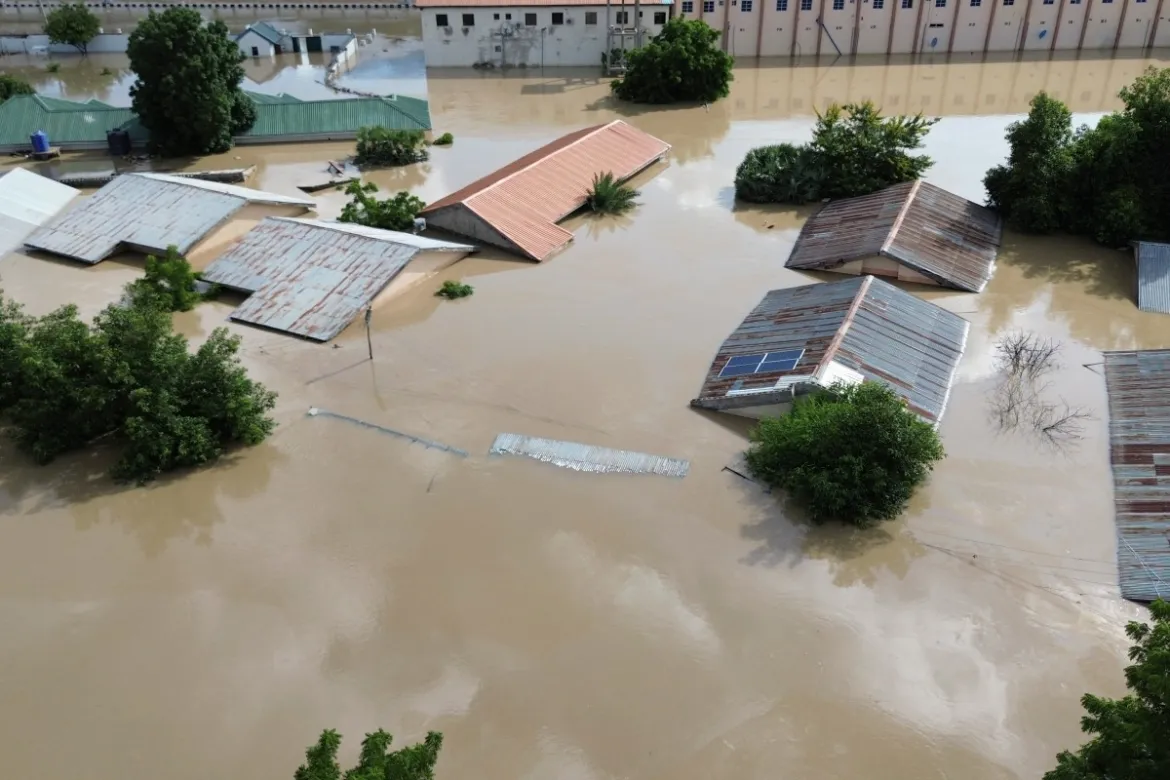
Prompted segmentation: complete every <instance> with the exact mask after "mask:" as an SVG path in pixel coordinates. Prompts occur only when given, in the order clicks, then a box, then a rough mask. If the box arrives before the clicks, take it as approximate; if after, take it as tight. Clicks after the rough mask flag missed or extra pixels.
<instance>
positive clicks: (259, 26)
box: [236, 22, 285, 46]
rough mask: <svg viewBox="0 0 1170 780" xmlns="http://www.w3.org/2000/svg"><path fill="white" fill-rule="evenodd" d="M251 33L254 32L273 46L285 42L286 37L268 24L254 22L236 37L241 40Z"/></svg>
mask: <svg viewBox="0 0 1170 780" xmlns="http://www.w3.org/2000/svg"><path fill="white" fill-rule="evenodd" d="M250 32H254V33H256V34H257V35H259V36H260V37H261V38H263V39H264V40H266V41H268V42H269V43H271V44H272V45H273V46H279V45H280V42H281V41H282V40H284V38H285V35H284V34H283V33H281V32H280V31H279V30H277V29H276V28H275V27H273V26H272V25H270V24H269V23H268V22H253V23H252V24H249V25H248V26H247V27H245V28H244V31H243V32H242V33H240V34H239V35H237V36H236V40H237V41H238V40H240V39H241V38H243V37H244V36H245V35H247V34H248V33H250Z"/></svg>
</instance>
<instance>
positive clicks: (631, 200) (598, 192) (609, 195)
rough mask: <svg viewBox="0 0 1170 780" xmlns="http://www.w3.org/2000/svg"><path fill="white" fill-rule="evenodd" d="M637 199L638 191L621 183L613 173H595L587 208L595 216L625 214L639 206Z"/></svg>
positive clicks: (586, 198)
mask: <svg viewBox="0 0 1170 780" xmlns="http://www.w3.org/2000/svg"><path fill="white" fill-rule="evenodd" d="M637 197H638V191H637V190H635V189H634V188H633V187H627V186H625V185H624V184H621V183H619V182H618V181H617V180H616V179H614V177H613V174H612V173H595V174H593V186H591V187H590V188H589V194H588V195H586V196H585V206H586V207H587V208H588V209H589V210H590V211H592V212H594V213H595V214H624V213H625V212H627V211H629V210H630V209H632V208H634V206H636V205H638V204H637V200H636V198H637Z"/></svg>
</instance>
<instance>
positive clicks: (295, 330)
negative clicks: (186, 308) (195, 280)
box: [203, 217, 473, 341]
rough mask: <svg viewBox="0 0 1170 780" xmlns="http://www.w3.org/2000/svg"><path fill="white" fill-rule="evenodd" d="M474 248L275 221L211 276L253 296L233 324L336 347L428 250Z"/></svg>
mask: <svg viewBox="0 0 1170 780" xmlns="http://www.w3.org/2000/svg"><path fill="white" fill-rule="evenodd" d="M424 250H427V251H448V252H463V253H466V252H470V251H473V247H471V246H468V245H466V244H451V243H447V242H441V241H431V240H428V239H421V240H420V239H419V238H418V237H416V236H412V235H409V234H403V233H396V232H393V231H389V230H377V229H376V228H365V227H361V226H356V225H344V224H341V223H337V222H316V221H314V220H306V219H287V218H281V217H269V218H268V219H265V220H263V221H262V222H261V223H260V224H259V225H257V226H256V227H254V228H253V229H252V230H250V231H248V233H246V234H245V235H244V237H243V238H242V239H240V240H239V241H238V242H237V243H236V244H235V245H233V246H232V247H231V248H230V249H228V251H227V252H225V253H224V254H223V255H221V256H220V258H219V259H218V260H216V261H215V262H214V263H212V264H211V265H210V266H209V267H208V268H207V270H206V271H204V272H203V279H204V280H205V281H208V282H212V283H215V284H222V285H223V286H225V287H230V288H232V289H235V290H243V291H245V292H250V293H252V295H250V296H249V297H248V299H247V300H246V301H244V303H243V304H242V305H241V306H240V307H239V308H238V309H236V310H235V311H234V312H232V314H231V318H232V319H233V320H237V321H240V322H247V323H249V324H252V325H259V326H261V327H265V328H272V329H274V330H281V331H285V332H287V333H292V334H294V335H297V336H303V337H305V338H310V339H315V340H317V341H328V340H329V339H331V338H333V337H334V336H336V335H337V334H338V333H340V332H341V331H342V330H344V329H345V327H346V326H347V325H349V323H350V322H352V321H353V319H354V318H355V317H357V316H358V315H359V314H360V313H361V312H362V311H363V310H364V309H365V307H366V306H367V305H368V304H369V303H370V302H371V301H372V300H373V299H374V297H375V296H376V295H377V294H378V293H380V292H381V291H382V290H383V289H384V288H385V287H386V285H388V284H389V283H390V282H391V281H392V280H393V279H394V277H395V276H397V275H398V273H399V272H400V271H402V269H403V268H405V267H406V265H407V263H409V262H410V261H411V259H413V258H414V257H415V255H417V254H418V253H419V252H420V251H424Z"/></svg>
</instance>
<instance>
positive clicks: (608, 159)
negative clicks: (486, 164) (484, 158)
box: [422, 119, 670, 260]
mask: <svg viewBox="0 0 1170 780" xmlns="http://www.w3.org/2000/svg"><path fill="white" fill-rule="evenodd" d="M669 150H670V144H668V143H666V142H665V141H661V140H659V139H657V138H655V137H654V136H652V135H648V134H647V133H643V132H642V131H641V130H638V129H637V128H635V127H632V126H630V125H628V124H626V123H625V122H623V121H621V120H620V119H618V120H615V121H613V122H610V123H609V124H606V125H596V126H594V127H587V128H585V129H584V130H578V131H577V132H575V133H569V134H568V135H566V136H563V137H561V138H558V139H557V140H556V141H553V142H552V143H550V144H547V145H546V146H542V147H541V148H539V149H537V150H536V151H534V152H532V153H530V154H526V155H524V156H523V157H521V158H520V159H519V160H516V161H515V162H513V163H511V164H510V165H506V166H504V167H503V168H501V169H500V170H498V171H496V172H495V173H491V174H489V175H487V176H484V177H483V178H482V179H479V180H478V181H475V182H473V183H472V184H469V185H468V186H466V187H464V188H463V189H461V190H459V191H457V192H454V193H452V194H450V195H448V196H447V197H445V198H443V199H441V200H438V201H436V202H434V203H432V204H431V205H429V206H427V207H426V208H425V209H423V212H422V213H423V214H427V213H434V212H436V211H438V210H439V209H442V208H445V207H448V206H454V205H457V204H462V205H463V206H465V207H466V208H468V209H470V210H471V211H472V212H474V213H475V214H476V215H477V216H478V217H479V218H480V219H482V220H483V221H484V222H486V223H487V224H488V225H491V226H492V227H493V228H495V229H496V230H497V231H498V232H500V233H501V234H502V235H503V236H505V237H506V238H507V239H508V240H509V241H511V242H513V243H514V244H515V245H516V246H517V247H519V248H520V249H521V250H522V251H523V252H524V254H526V255H528V256H529V257H531V258H532V259H534V260H543V259H544V258H545V257H547V256H548V255H549V254H551V253H552V252H553V251H555V250H556V249H558V248H560V247H561V246H564V245H565V244H566V243H568V242H569V241H570V240H571V239H572V238H573V234H572V233H570V232H569V231H567V230H565V229H564V228H561V227H558V226H557V224H556V223H557V222H559V221H560V220H562V219H564V218H565V217H567V216H569V215H570V214H572V213H573V212H574V211H576V210H577V209H579V208H581V206H582V204H583V203H584V202H585V197H586V195H587V193H588V191H589V187H590V185H591V184H592V183H593V176H594V174H598V173H612V174H613V175H614V176H615V177H616V178H618V179H620V180H624V179H628V178H630V177H631V176H633V175H634V174H635V173H637V172H638V171H640V170H642V169H643V168H645V167H647V166H648V165H650V164H651V163H653V162H654V161H655V160H657V159H659V158H660V157H662V156H663V155H665V154H666V152H667V151H669Z"/></svg>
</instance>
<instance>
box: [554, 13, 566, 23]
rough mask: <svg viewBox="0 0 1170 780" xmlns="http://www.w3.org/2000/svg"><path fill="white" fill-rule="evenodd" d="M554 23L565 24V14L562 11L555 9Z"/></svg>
mask: <svg viewBox="0 0 1170 780" xmlns="http://www.w3.org/2000/svg"><path fill="white" fill-rule="evenodd" d="M552 23H553V24H554V25H559V24H564V23H565V15H564V14H563V13H562V12H560V11H553V15H552Z"/></svg>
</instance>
